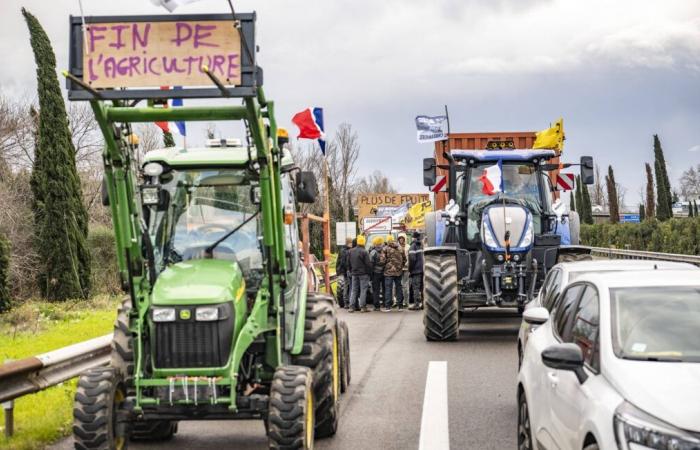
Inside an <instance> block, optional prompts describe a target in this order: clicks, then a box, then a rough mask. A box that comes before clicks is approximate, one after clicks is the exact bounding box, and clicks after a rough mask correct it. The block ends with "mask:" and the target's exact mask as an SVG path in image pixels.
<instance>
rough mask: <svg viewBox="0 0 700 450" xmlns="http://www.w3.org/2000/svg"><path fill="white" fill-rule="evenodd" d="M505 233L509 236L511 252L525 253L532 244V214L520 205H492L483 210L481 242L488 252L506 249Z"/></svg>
mask: <svg viewBox="0 0 700 450" xmlns="http://www.w3.org/2000/svg"><path fill="white" fill-rule="evenodd" d="M506 232H508V233H509V234H510V250H511V251H512V252H521V251H527V250H529V249H530V248H531V247H532V244H533V242H534V228H533V223H532V214H531V213H530V211H529V210H528V209H527V208H525V207H523V206H520V205H513V204H507V205H499V204H494V205H491V206H488V207H486V208H484V211H483V213H482V219H481V233H482V240H483V242H484V245H485V246H486V248H487V249H488V250H490V251H503V250H505V248H506V241H505V236H506Z"/></svg>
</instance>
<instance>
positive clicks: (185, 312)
mask: <svg viewBox="0 0 700 450" xmlns="http://www.w3.org/2000/svg"><path fill="white" fill-rule="evenodd" d="M190 317H192V313H191V312H190V310H189V309H181V310H180V319H182V320H190Z"/></svg>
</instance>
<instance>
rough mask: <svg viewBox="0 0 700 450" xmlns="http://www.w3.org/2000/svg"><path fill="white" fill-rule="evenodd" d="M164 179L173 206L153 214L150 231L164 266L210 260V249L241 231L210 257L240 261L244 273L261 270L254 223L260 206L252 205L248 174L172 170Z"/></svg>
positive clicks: (256, 224) (241, 172) (217, 246)
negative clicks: (206, 258)
mask: <svg viewBox="0 0 700 450" xmlns="http://www.w3.org/2000/svg"><path fill="white" fill-rule="evenodd" d="M160 178H161V179H160V182H161V186H162V188H163V190H165V191H166V192H167V197H168V198H169V201H168V205H167V209H165V210H164V211H159V212H156V214H151V217H150V221H149V222H150V223H149V231H150V234H151V239H152V240H153V242H154V243H155V247H156V252H157V257H156V260H158V261H160V262H161V264H162V266H165V265H167V264H168V263H169V262H180V261H186V260H190V259H201V258H205V257H207V255H206V250H207V248H208V247H209V246H211V245H212V244H214V243H215V242H216V241H217V240H219V239H221V238H223V237H224V236H226V234H228V233H230V232H231V231H233V230H234V229H236V228H237V227H239V226H240V229H238V230H236V231H235V232H234V233H232V234H231V235H230V236H228V237H226V238H225V239H224V240H223V241H222V242H221V243H219V244H218V245H216V247H215V248H214V249H213V252H212V255H211V257H213V258H214V259H229V260H232V261H237V262H238V263H239V264H240V265H241V269H242V270H243V271H244V273H245V272H247V271H248V270H250V269H256V268H262V254H261V252H260V246H259V242H258V236H259V235H260V233H259V227H260V220H259V216H258V217H255V218H253V216H254V215H256V213H257V212H258V206H257V205H255V204H253V203H252V202H251V185H250V180H249V179H248V174H247V171H245V170H242V169H241V170H238V169H220V170H181V171H178V170H172V171H169V172H167V173H166V174H163V175H161V177H160ZM161 209H163V208H161ZM248 219H251V220H248ZM246 221H247V223H246ZM244 223H245V224H244ZM241 225H243V226H241Z"/></svg>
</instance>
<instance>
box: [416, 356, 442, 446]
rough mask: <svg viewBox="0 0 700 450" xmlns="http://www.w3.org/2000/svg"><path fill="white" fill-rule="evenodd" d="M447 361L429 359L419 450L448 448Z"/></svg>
mask: <svg viewBox="0 0 700 450" xmlns="http://www.w3.org/2000/svg"><path fill="white" fill-rule="evenodd" d="M449 448H450V429H449V419H448V415H447V361H430V363H428V375H427V376H426V378H425V396H424V397H423V417H422V418H421V423H420V444H419V446H418V449H419V450H449Z"/></svg>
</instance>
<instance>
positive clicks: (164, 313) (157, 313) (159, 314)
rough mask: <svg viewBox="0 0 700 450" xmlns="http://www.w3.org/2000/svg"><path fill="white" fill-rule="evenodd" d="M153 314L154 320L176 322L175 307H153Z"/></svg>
mask: <svg viewBox="0 0 700 450" xmlns="http://www.w3.org/2000/svg"><path fill="white" fill-rule="evenodd" d="M151 314H152V315H151V317H152V318H153V321H154V322H175V308H153V310H152V313H151Z"/></svg>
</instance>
